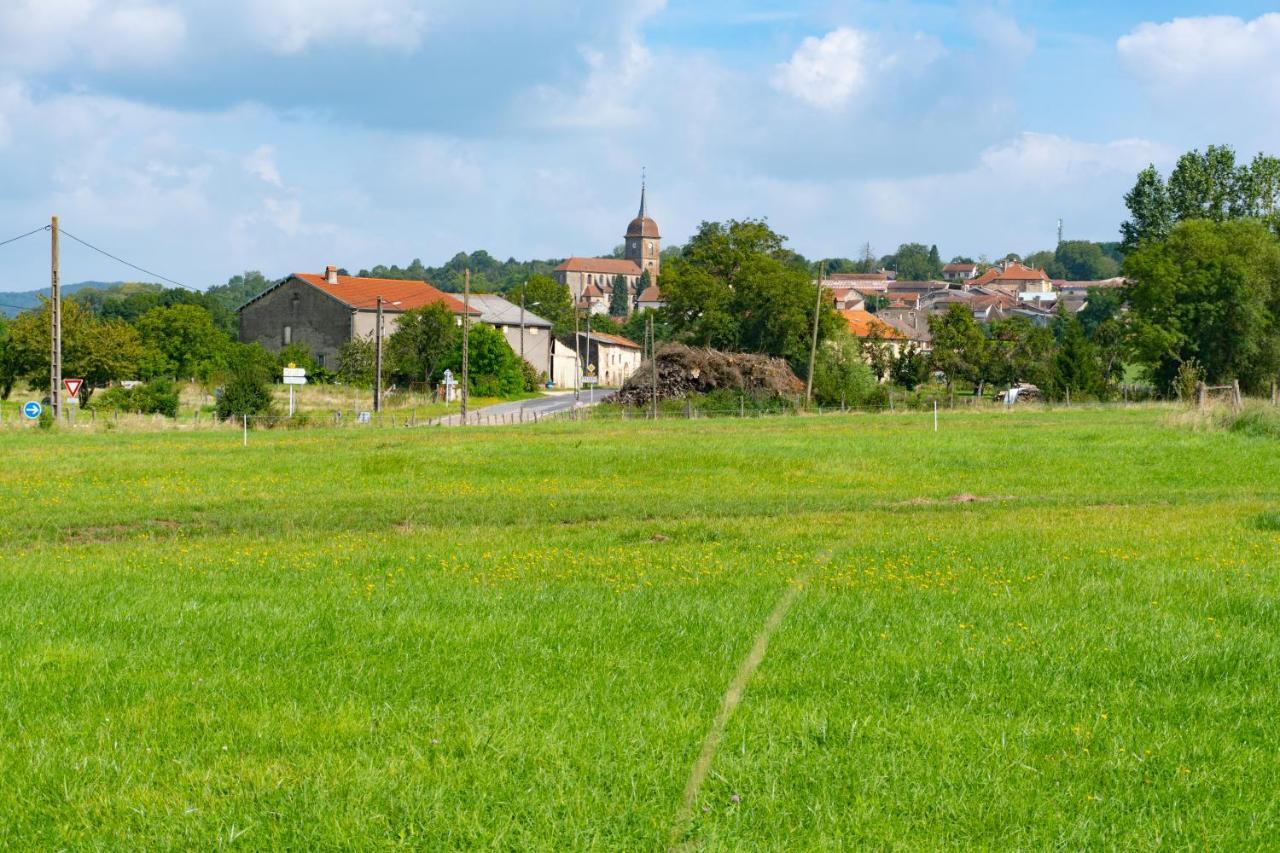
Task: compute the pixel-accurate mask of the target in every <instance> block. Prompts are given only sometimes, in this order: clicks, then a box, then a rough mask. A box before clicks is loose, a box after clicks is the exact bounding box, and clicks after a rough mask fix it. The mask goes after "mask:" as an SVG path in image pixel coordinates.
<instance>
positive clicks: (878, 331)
mask: <svg viewBox="0 0 1280 853" xmlns="http://www.w3.org/2000/svg"><path fill="white" fill-rule="evenodd" d="M840 316H841V317H843V318H844V321H845V323H846V324H847V326H848V329H849V334H851V335H853V336H854V337H855V338H857V339H858V340H860V341H864V342H865V341H869V340H873V341H877V342H880V343H882V344H883V345H884V346H885V347H886V348H887V349H888V350H889V353H890V355H892V356H893V357H894V358H897V357H898V356H899V355H900V354H901V352H902V350H903V349H905V348H906V345H907V336H906V335H904V334H903V333H902V332H900V331H898V330H897V329H896V328H894V327H893V326H891V325H890V324H888V323H886V322H884V321H883V320H880V319H879V318H878V317H877V316H876V315H875V314H872V313H871V312H869V311H841V312H840Z"/></svg>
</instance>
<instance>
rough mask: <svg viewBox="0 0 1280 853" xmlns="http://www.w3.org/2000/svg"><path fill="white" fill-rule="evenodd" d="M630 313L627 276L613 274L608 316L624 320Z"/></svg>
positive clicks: (629, 290)
mask: <svg viewBox="0 0 1280 853" xmlns="http://www.w3.org/2000/svg"><path fill="white" fill-rule="evenodd" d="M630 313H631V289H630V288H629V287H627V277H626V276H624V275H621V274H619V275H615V276H614V277H613V290H612V291H611V292H610V293H609V316H610V317H617V318H619V319H623V320H625V319H626V317H627V315H628V314H630Z"/></svg>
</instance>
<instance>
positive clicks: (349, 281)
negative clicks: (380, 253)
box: [292, 272, 483, 315]
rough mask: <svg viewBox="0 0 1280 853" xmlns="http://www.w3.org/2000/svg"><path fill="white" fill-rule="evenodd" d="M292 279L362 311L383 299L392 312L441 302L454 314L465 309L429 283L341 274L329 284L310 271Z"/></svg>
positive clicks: (300, 273) (320, 276) (384, 304)
mask: <svg viewBox="0 0 1280 853" xmlns="http://www.w3.org/2000/svg"><path fill="white" fill-rule="evenodd" d="M292 278H296V279H298V280H299V281H304V282H306V283H307V284H309V285H311V286H312V287H315V288H319V289H320V290H323V291H324V292H325V293H327V294H329V295H330V296H332V297H333V298H334V299H336V300H338V301H339V302H341V303H343V304H345V305H348V306H350V307H351V308H355V309H356V310H358V311H374V310H376V309H377V307H378V297H379V296H381V297H382V310H383V311H386V312H388V313H396V312H399V311H410V310H412V309H414V308H422V307H425V306H427V305H435V304H437V303H439V304H441V305H444V307H446V308H448V309H449V310H450V311H452V312H453V313H454V314H461V313H462V310H463V306H462V300H461V299H458V298H457V297H454V296H450V295H449V294H447V293H445V292H443V291H440V290H437V289H436V288H434V287H432V286H431V285H429V284H427V283H426V282H425V281H405V280H401V279H394V278H359V277H357V276H351V275H340V276H338V283H337V284H329V282H328V281H327V280H326V279H325V277H324V276H323V275H316V274H314V273H306V272H296V273H294V274H293V275H292ZM470 313H471V314H473V315H475V314H481V313H483V312H482V311H481V310H480V309H479V308H476V307H475V306H472V307H471V312H470Z"/></svg>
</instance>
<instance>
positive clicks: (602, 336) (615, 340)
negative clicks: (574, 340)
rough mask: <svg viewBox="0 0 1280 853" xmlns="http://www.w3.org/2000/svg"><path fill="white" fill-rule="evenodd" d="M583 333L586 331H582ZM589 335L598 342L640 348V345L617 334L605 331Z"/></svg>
mask: <svg viewBox="0 0 1280 853" xmlns="http://www.w3.org/2000/svg"><path fill="white" fill-rule="evenodd" d="M583 334H584V335H585V334H586V333H585V332H583ZM591 337H592V338H593V339H595V340H596V341H597V342H598V343H606V344H614V345H615V346H620V347H629V348H630V349H640V345H639V344H638V343H636V342H635V341H629V340H627V339H626V338H624V337H621V336H619V335H610V334H606V333H605V332H592V333H591Z"/></svg>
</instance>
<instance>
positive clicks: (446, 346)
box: [387, 302, 461, 382]
mask: <svg viewBox="0 0 1280 853" xmlns="http://www.w3.org/2000/svg"><path fill="white" fill-rule="evenodd" d="M460 335H461V331H460V330H459V328H458V324H457V319H456V318H455V317H454V316H453V312H452V311H450V310H449V309H448V308H446V307H444V306H443V305H441V304H440V303H438V302H436V303H432V304H430V305H425V306H423V307H422V308H415V309H414V310H412V311H406V312H404V313H403V314H401V315H400V319H399V320H398V321H397V322H396V330H395V331H394V332H393V333H392V334H391V337H390V338H388V339H387V354H388V355H389V356H390V363H391V365H392V374H393V375H395V376H399V377H403V378H404V379H406V380H408V381H410V382H415V381H419V380H420V381H422V382H430V381H431V380H432V379H434V378H435V377H436V375H437V373H438V372H440V371H443V369H444V368H443V367H442V366H441V365H442V364H443V362H444V360H445V358H446V357H447V356H448V354H449V353H450V352H451V351H452V350H453V348H454V344H455V343H456V341H457V339H458V337H459V336H460Z"/></svg>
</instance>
